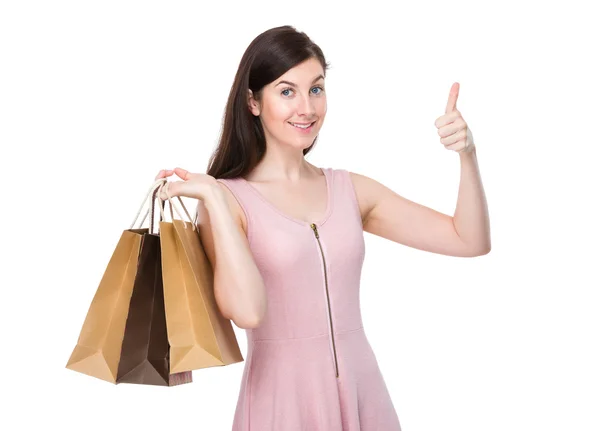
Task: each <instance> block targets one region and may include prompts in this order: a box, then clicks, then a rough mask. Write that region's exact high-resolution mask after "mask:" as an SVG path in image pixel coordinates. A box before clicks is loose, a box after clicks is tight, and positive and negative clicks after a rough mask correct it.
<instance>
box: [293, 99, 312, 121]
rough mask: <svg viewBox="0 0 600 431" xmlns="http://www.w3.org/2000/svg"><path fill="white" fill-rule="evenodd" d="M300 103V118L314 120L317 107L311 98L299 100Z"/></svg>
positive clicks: (298, 108)
mask: <svg viewBox="0 0 600 431" xmlns="http://www.w3.org/2000/svg"><path fill="white" fill-rule="evenodd" d="M298 99H299V100H300V101H299V102H298V107H297V110H298V116H305V117H307V118H309V119H311V118H313V117H314V115H315V106H314V103H313V101H312V100H311V97H310V96H304V97H299V98H298Z"/></svg>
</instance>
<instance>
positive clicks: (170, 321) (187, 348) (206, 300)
mask: <svg viewBox="0 0 600 431" xmlns="http://www.w3.org/2000/svg"><path fill="white" fill-rule="evenodd" d="M168 186H169V183H168V182H167V183H164V184H162V185H161V187H164V189H165V191H166V194H167V196H168V202H169V208H170V210H171V211H170V212H171V221H170V222H168V221H166V220H164V218H165V217H164V212H163V209H162V208H163V207H162V206H161V207H160V209H161V215H162V218H163V220H162V221H160V229H159V231H160V248H161V258H162V276H163V286H164V300H165V312H166V320H167V333H168V338H169V344H170V346H171V354H170V359H171V364H170V367H171V373H177V372H183V371H189V370H196V369H201V368H208V367H215V366H224V365H230V364H233V363H237V362H242V361H243V360H244V358H243V356H242V353H241V351H240V348H239V345H238V342H237V339H236V337H235V333H234V331H233V326H232V324H231V321H230V320H229V319H226V318H225V317H223V315H222V314H221V312H220V311H219V309H218V306H217V303H216V299H215V295H214V290H213V269H212V267H211V264H210V261H209V260H208V257H207V255H206V252H205V251H204V248H203V246H202V241H201V239H200V235H199V232H198V228H197V227H196V225H195V223H194V222H192V219H191V217H190V215H189V213H188V211H187V209H186V208H185V205H184V203H183V201H182V200H181V198H179V197H178V199H179V203H180V204H181V206H182V208H183V210H184V212H185V213H186V215H187V218H188V220H189V222H187V221H184V220H176V219H174V218H173V209H175V210H176V211H177V213H178V215H179V217H180V218H181V219H183V218H184V217H182V216H181V213H180V212H179V209H178V207H177V206H175V205H174V204H173V199H172V198H171V196H170V195H169V192H168Z"/></svg>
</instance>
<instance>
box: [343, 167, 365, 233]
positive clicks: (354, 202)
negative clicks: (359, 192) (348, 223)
mask: <svg viewBox="0 0 600 431" xmlns="http://www.w3.org/2000/svg"><path fill="white" fill-rule="evenodd" d="M341 171H342V173H343V174H344V176H345V177H346V183H347V184H348V193H349V194H350V199H351V200H352V206H353V207H354V213H355V214H356V219H357V220H358V223H359V224H360V225H361V227H362V226H363V219H362V215H361V214H360V205H359V203H358V197H357V196H356V190H355V188H354V183H353V182H352V177H351V176H350V172H349V171H348V170H347V169H341Z"/></svg>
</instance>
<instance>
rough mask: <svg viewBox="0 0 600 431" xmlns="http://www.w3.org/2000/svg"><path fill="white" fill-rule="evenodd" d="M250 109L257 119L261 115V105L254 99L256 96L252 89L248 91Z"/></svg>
mask: <svg viewBox="0 0 600 431" xmlns="http://www.w3.org/2000/svg"><path fill="white" fill-rule="evenodd" d="M248 109H250V112H252V115H254V116H256V117H258V116H259V115H260V103H259V102H258V101H257V100H256V99H254V95H253V93H252V90H250V89H248Z"/></svg>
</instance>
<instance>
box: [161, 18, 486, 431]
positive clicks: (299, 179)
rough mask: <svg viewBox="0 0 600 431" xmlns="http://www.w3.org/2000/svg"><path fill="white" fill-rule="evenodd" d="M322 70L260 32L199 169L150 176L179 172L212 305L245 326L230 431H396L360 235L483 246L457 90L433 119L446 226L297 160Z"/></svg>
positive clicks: (304, 52)
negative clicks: (450, 173)
mask: <svg viewBox="0 0 600 431" xmlns="http://www.w3.org/2000/svg"><path fill="white" fill-rule="evenodd" d="M327 66H328V64H327V63H326V61H325V58H324V56H323V53H322V51H321V49H320V48H319V47H318V46H317V45H316V44H314V43H313V42H312V41H311V40H310V39H309V38H308V37H307V36H306V34H304V33H302V32H298V31H296V30H295V29H294V28H293V27H290V26H283V27H277V28H273V29H270V30H268V31H266V32H264V33H262V34H260V35H259V36H258V37H257V38H256V39H254V41H253V42H252V43H251V44H250V46H249V47H248V49H247V50H246V52H245V53H244V55H243V57H242V60H241V62H240V65H239V69H238V71H237V74H236V76H235V80H234V83H233V86H232V88H231V93H230V95H229V99H228V102H227V107H226V112H225V117H224V127H223V132H222V136H221V139H220V143H219V146H218V148H217V149H216V151H215V153H214V154H213V156H212V157H211V161H210V163H209V167H208V169H207V173H206V174H201V173H190V172H188V171H186V170H185V169H181V168H176V169H174V170H162V171H161V172H159V174H158V175H157V177H156V178H157V179H158V178H164V177H169V176H171V175H173V174H176V175H177V176H178V177H179V178H181V180H182V181H174V182H172V183H170V184H169V186H170V187H169V194H170V195H171V196H187V197H191V198H196V199H198V209H197V217H198V219H197V224H198V227H199V231H200V235H201V239H202V242H203V245H204V247H205V249H206V252H207V255H208V257H209V260H210V261H211V263H212V266H213V270H214V289H215V295H216V300H217V304H218V306H219V308H220V311H221V312H222V314H223V315H224V316H225V317H227V318H229V319H231V320H232V321H233V322H234V323H235V324H236V325H237V326H238V327H240V328H245V329H246V334H247V339H248V351H247V355H246V363H245V368H244V373H243V380H242V383H241V387H240V392H239V398H238V403H237V408H236V411H235V417H234V419H233V430H234V431H246V430H250V429H251V430H260V431H301V430H310V431H349V430H352V431H359V430H360V431H396V430H400V423H399V420H398V417H397V414H396V411H395V408H394V406H393V404H392V401H391V398H390V395H389V393H388V390H387V387H386V384H385V382H384V379H383V377H382V375H381V373H380V370H379V367H378V364H377V360H376V358H375V356H374V354H373V351H372V349H371V346H370V345H369V342H368V340H367V337H366V335H365V332H364V328H363V323H362V320H361V312H360V306H359V282H360V274H361V268H362V264H363V259H364V256H365V254H364V252H365V248H364V240H363V231H366V232H370V233H372V234H375V235H379V236H381V237H383V238H387V239H389V240H392V241H395V242H397V243H400V244H404V245H407V246H410V247H414V248H418V249H421V250H426V251H430V252H433V253H440V254H445V255H449V256H479V255H483V254H486V253H488V252H489V251H490V247H491V246H490V233H489V221H488V214H487V208H486V202H485V196H484V192H483V187H482V184H481V180H480V177H479V172H478V168H477V160H476V156H475V147H474V145H473V142H472V137H471V135H470V132H469V130H468V128H467V127H466V123H465V122H464V120H463V119H462V117H461V116H460V114H459V113H458V111H457V110H456V106H455V105H456V97H457V95H458V90H457V88H456V87H453V90H452V92H451V94H450V99H449V101H448V107H447V110H446V114H445V115H444V116H442V117H440V118H439V119H438V120H437V121H436V125H437V127H438V129H439V134H440V136H441V141H442V143H443V144H444V145H445V147H446V148H447V149H450V150H454V151H457V152H459V153H460V160H461V169H462V172H461V181H460V190H459V196H458V204H457V208H456V212H455V214H454V216H453V217H451V216H448V215H445V214H442V213H439V212H437V211H435V210H433V209H431V208H428V207H425V206H422V205H419V204H417V203H415V202H412V201H410V200H407V199H405V198H403V197H401V196H399V195H398V194H396V193H394V192H393V191H392V190H390V189H388V188H387V187H385V186H383V185H382V184H380V183H378V182H377V181H375V180H373V179H371V178H369V177H367V176H364V175H360V174H357V173H353V172H349V171H347V170H345V169H333V168H318V167H316V166H314V165H312V164H310V163H308V162H307V161H306V160H305V157H304V156H305V155H306V154H307V153H308V152H309V151H310V150H311V149H312V148H313V147H314V145H315V142H316V140H317V136H318V133H319V130H320V129H321V127H322V125H323V122H324V120H325V114H326V112H327V96H326V92H325V74H326V70H327ZM350 120H351V119H350ZM163 193H164V192H163ZM161 198H162V199H166V198H167V196H166V195H164V194H161Z"/></svg>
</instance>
